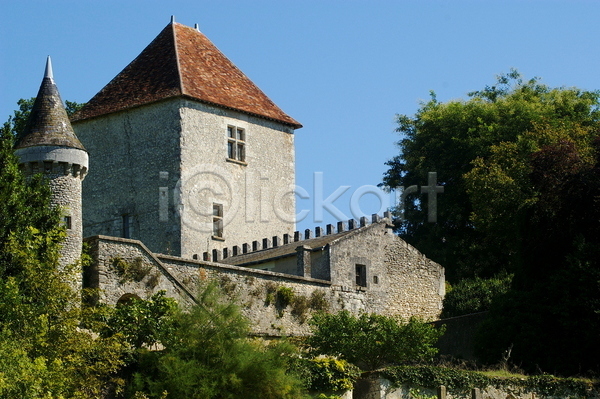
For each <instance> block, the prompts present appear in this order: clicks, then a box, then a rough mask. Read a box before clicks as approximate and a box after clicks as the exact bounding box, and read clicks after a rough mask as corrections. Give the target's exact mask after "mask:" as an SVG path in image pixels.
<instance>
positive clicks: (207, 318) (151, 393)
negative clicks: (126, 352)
mask: <svg viewBox="0 0 600 399" xmlns="http://www.w3.org/2000/svg"><path fill="white" fill-rule="evenodd" d="M198 302H199V303H198V304H197V305H195V306H193V307H192V308H191V309H189V311H186V312H180V313H179V314H177V315H176V316H175V324H174V326H175V327H174V328H173V329H172V331H170V334H169V335H168V336H166V337H164V339H163V340H162V343H163V345H164V348H165V349H164V350H163V351H161V352H151V351H146V352H145V353H144V354H143V356H142V357H141V361H140V364H139V369H138V371H137V373H136V374H135V375H134V378H133V379H132V382H131V385H130V386H129V392H130V393H131V394H133V393H135V392H142V393H144V394H146V395H147V396H148V397H149V398H160V397H161V395H163V393H164V392H167V393H168V397H173V398H186V399H196V398H198V399H200V398H201V399H211V398H248V399H253V398H256V399H280V398H283V399H299V398H304V397H305V394H304V393H303V385H302V382H301V380H300V379H299V378H297V377H296V376H295V375H294V374H292V373H289V372H288V370H289V366H288V362H289V361H290V359H291V358H292V357H293V355H294V354H295V348H294V347H293V346H292V345H290V344H289V343H287V342H285V341H278V342H275V343H272V344H269V345H265V343H264V342H263V341H259V340H252V339H250V338H248V333H249V327H248V320H247V319H246V318H245V317H243V316H242V314H241V312H240V308H239V306H237V305H236V304H234V303H233V302H231V301H229V300H227V299H225V298H224V296H223V294H221V293H220V292H219V291H218V289H217V286H216V285H209V286H207V287H206V288H205V289H204V291H203V292H201V293H200V295H199V300H198Z"/></svg>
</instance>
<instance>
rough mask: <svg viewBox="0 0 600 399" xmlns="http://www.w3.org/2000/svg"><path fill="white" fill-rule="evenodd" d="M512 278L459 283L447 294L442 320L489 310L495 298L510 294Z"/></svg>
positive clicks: (469, 280) (480, 279)
mask: <svg viewBox="0 0 600 399" xmlns="http://www.w3.org/2000/svg"><path fill="white" fill-rule="evenodd" d="M512 277H513V276H512V275H504V276H500V277H496V278H490V279H482V278H479V277H476V278H474V279H464V280H461V281H459V282H458V283H457V284H455V285H454V286H452V289H451V290H449V291H448V292H446V296H445V297H444V307H443V310H442V314H441V315H440V318H447V317H456V316H461V315H465V314H469V313H477V312H484V311H486V310H489V309H490V307H491V305H492V302H493V301H494V299H495V298H497V297H499V296H500V295H502V294H506V293H507V292H508V290H509V289H510V284H511V281H512Z"/></svg>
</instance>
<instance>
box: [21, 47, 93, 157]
mask: <svg viewBox="0 0 600 399" xmlns="http://www.w3.org/2000/svg"><path fill="white" fill-rule="evenodd" d="M35 146H61V147H73V148H78V149H80V150H85V148H83V145H82V144H81V142H80V141H79V139H78V138H77V136H75V132H74V131H73V127H72V126H71V122H70V121H69V117H68V116H67V111H66V110H65V107H64V105H63V102H62V99H61V98H60V94H59V92H58V88H57V87H56V84H55V83H54V77H53V73H52V61H51V60H50V57H48V60H47V61H46V72H45V74H44V79H43V80H42V84H41V86H40V90H39V91H38V94H37V97H36V99H35V102H34V103H33V108H32V109H31V114H30V115H29V120H28V121H27V125H26V127H25V130H24V131H23V132H22V134H21V135H20V136H19V137H17V142H16V144H15V148H16V149H18V148H26V147H35Z"/></svg>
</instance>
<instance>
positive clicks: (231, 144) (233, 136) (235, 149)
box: [227, 126, 246, 162]
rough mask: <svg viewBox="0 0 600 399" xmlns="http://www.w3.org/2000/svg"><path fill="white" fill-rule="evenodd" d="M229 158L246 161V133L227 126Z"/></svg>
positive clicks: (240, 129)
mask: <svg viewBox="0 0 600 399" xmlns="http://www.w3.org/2000/svg"><path fill="white" fill-rule="evenodd" d="M227 158H229V159H233V160H235V161H240V162H245V161H246V131H245V130H244V129H242V128H239V127H235V126H227Z"/></svg>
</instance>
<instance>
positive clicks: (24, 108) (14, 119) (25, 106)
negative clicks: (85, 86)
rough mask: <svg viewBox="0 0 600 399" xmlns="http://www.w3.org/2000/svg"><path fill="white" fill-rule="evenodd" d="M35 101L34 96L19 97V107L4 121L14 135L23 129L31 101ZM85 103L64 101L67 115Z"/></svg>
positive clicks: (29, 111) (31, 105)
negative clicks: (27, 97)
mask: <svg viewBox="0 0 600 399" xmlns="http://www.w3.org/2000/svg"><path fill="white" fill-rule="evenodd" d="M34 102H35V97H31V98H29V99H24V98H21V99H20V100H19V101H17V105H18V106H19V109H17V110H15V111H14V112H13V115H12V116H10V117H9V118H8V121H7V122H6V123H7V124H8V128H10V130H11V131H12V133H13V134H14V136H15V137H17V136H18V135H19V134H21V132H23V130H25V126H26V125H27V120H28V119H29V114H30V113H31V108H33V103H34ZM84 105H85V103H78V102H75V101H69V100H67V101H65V110H66V111H67V115H68V116H69V117H71V116H72V115H73V114H74V113H75V112H77V111H79V110H80V109H81V108H83V106H84Z"/></svg>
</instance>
